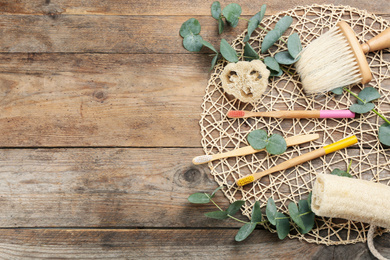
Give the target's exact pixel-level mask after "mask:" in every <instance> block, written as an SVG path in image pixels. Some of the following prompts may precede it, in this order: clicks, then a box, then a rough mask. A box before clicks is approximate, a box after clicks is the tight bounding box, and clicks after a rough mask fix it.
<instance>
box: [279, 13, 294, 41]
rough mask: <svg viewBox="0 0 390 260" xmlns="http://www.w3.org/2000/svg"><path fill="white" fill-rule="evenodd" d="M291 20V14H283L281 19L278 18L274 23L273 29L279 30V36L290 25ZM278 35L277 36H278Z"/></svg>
mask: <svg viewBox="0 0 390 260" xmlns="http://www.w3.org/2000/svg"><path fill="white" fill-rule="evenodd" d="M292 22H293V19H292V17H291V16H288V15H286V16H284V17H282V19H280V20H279V21H278V22H277V23H276V24H275V28H274V30H278V31H279V32H280V36H282V35H283V33H284V32H285V31H286V30H287V29H288V27H290V25H291V24H292ZM280 36H279V37H280Z"/></svg>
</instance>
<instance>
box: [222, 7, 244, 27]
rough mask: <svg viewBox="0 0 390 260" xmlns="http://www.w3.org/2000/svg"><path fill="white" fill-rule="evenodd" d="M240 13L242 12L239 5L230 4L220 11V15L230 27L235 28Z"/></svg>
mask: <svg viewBox="0 0 390 260" xmlns="http://www.w3.org/2000/svg"><path fill="white" fill-rule="evenodd" d="M241 11H242V10H241V6H240V5H238V4H236V3H232V4H229V5H227V6H226V7H225V8H224V9H223V10H222V14H223V16H224V17H225V19H226V21H228V23H229V24H230V25H231V26H232V27H236V26H237V24H238V17H240V15H241Z"/></svg>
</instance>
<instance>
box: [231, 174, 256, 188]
mask: <svg viewBox="0 0 390 260" xmlns="http://www.w3.org/2000/svg"><path fill="white" fill-rule="evenodd" d="M254 180H255V178H254V177H253V176H252V175H249V176H246V177H244V178H241V179H239V180H237V182H236V183H237V185H238V186H245V185H247V184H249V183H251V182H253V181H254Z"/></svg>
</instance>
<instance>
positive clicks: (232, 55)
mask: <svg viewBox="0 0 390 260" xmlns="http://www.w3.org/2000/svg"><path fill="white" fill-rule="evenodd" d="M220 51H221V54H222V56H223V57H224V58H225V59H226V60H227V61H229V62H237V61H238V57H237V52H236V51H235V50H234V49H233V47H232V46H230V44H229V43H228V42H227V41H226V40H225V39H222V40H221V45H220Z"/></svg>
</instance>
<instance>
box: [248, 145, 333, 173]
mask: <svg viewBox="0 0 390 260" xmlns="http://www.w3.org/2000/svg"><path fill="white" fill-rule="evenodd" d="M325 154H326V151H325V149H324V148H320V149H317V150H314V151H311V152H309V153H305V154H302V155H300V156H298V157H295V158H292V159H290V160H287V161H285V162H283V163H281V164H278V165H276V166H274V167H272V168H270V169H268V170H265V171H263V172H258V173H254V174H253V177H254V179H255V180H258V179H260V178H262V177H264V176H266V175H268V174H271V173H274V172H278V171H282V170H286V169H288V168H291V167H293V166H295V165H298V164H302V163H304V162H307V161H310V160H312V159H315V158H318V157H321V156H323V155H325Z"/></svg>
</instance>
